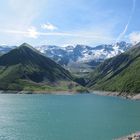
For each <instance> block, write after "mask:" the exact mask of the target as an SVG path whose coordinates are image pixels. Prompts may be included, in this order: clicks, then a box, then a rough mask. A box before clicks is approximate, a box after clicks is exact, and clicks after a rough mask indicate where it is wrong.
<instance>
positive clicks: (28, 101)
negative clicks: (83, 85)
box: [0, 94, 140, 140]
mask: <svg viewBox="0 0 140 140" xmlns="http://www.w3.org/2000/svg"><path fill="white" fill-rule="evenodd" d="M139 130H140V101H131V100H125V99H121V98H117V97H104V96H97V95H90V94H87V95H86V94H83V95H48V94H47V95H39V94H38V95H16V94H0V140H112V139H114V138H118V137H120V136H123V135H127V134H129V133H131V132H135V131H139Z"/></svg>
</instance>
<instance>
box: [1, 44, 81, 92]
mask: <svg viewBox="0 0 140 140" xmlns="http://www.w3.org/2000/svg"><path fill="white" fill-rule="evenodd" d="M0 89H1V90H38V91H39V90H46V91H50V90H56V91H57V90H66V91H67V90H80V89H83V88H82V87H81V86H80V85H78V84H77V83H75V82H73V76H72V75H71V74H70V73H69V72H68V71H67V70H65V69H64V68H63V67H61V66H60V65H59V64H57V63H55V62H54V61H52V60H51V59H49V58H47V57H45V56H43V55H42V54H41V53H40V52H38V51H37V50H35V49H34V48H32V47H31V46H30V45H28V44H26V43H24V44H22V45H21V46H20V47H18V48H16V49H13V50H12V51H10V52H9V53H7V54H4V55H2V56H1V57H0Z"/></svg>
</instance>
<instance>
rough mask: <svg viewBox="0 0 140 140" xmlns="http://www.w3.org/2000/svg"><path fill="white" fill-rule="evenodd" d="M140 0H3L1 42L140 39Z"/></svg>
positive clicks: (42, 43)
mask: <svg viewBox="0 0 140 140" xmlns="http://www.w3.org/2000/svg"><path fill="white" fill-rule="evenodd" d="M139 7H140V0H1V5H0V44H7V45H20V44H22V43H23V42H27V43H29V44H31V45H36V46H37V45H44V44H45V45H59V46H66V45H75V44H85V45H90V46H95V45H98V44H110V43H115V42H119V41H123V40H124V41H127V42H132V43H136V42H139V41H140V26H139V25H140V19H139V13H140V8H139Z"/></svg>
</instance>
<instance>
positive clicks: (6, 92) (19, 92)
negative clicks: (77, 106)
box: [0, 90, 88, 95]
mask: <svg viewBox="0 0 140 140" xmlns="http://www.w3.org/2000/svg"><path fill="white" fill-rule="evenodd" d="M85 93H88V92H85ZM0 94H55V95H72V94H80V93H79V92H77V91H63V90H62V91H55V90H54V91H45V90H41V91H12V90H8V91H4V90H0Z"/></svg>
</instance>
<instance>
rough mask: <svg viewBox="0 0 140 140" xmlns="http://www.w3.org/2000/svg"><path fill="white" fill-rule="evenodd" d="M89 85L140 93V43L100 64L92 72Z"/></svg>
mask: <svg viewBox="0 0 140 140" xmlns="http://www.w3.org/2000/svg"><path fill="white" fill-rule="evenodd" d="M87 87H89V88H91V89H96V90H106V91H118V92H120V93H125V92H126V93H129V94H135V93H140V44H137V45H136V46H134V47H133V48H132V49H130V50H129V51H127V52H125V53H122V54H120V55H118V56H116V57H113V58H111V59H108V60H106V61H105V62H104V63H102V64H101V65H99V66H98V67H97V68H96V69H95V70H94V71H93V72H92V73H91V74H90V80H89V81H88V84H87Z"/></svg>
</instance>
